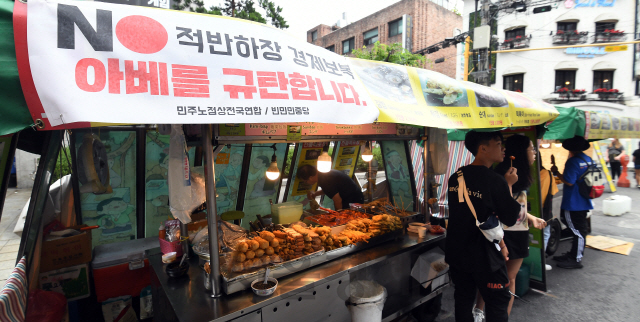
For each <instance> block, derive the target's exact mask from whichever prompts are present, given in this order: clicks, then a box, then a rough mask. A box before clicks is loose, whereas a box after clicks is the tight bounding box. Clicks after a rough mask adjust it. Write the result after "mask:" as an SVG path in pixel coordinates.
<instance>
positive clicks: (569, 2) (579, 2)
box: [564, 0, 616, 9]
mask: <svg viewBox="0 0 640 322" xmlns="http://www.w3.org/2000/svg"><path fill="white" fill-rule="evenodd" d="M615 4H616V0H566V1H565V2H564V7H565V8H567V9H571V8H580V7H613V5H615Z"/></svg>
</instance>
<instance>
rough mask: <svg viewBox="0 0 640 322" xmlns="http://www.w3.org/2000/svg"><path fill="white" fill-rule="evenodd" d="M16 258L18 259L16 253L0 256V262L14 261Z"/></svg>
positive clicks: (0, 276)
mask: <svg viewBox="0 0 640 322" xmlns="http://www.w3.org/2000/svg"><path fill="white" fill-rule="evenodd" d="M17 258H18V252H14V253H3V254H0V261H6V260H13V261H15V260H16V259H17ZM0 278H2V275H0Z"/></svg>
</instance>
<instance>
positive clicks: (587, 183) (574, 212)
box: [551, 135, 604, 268]
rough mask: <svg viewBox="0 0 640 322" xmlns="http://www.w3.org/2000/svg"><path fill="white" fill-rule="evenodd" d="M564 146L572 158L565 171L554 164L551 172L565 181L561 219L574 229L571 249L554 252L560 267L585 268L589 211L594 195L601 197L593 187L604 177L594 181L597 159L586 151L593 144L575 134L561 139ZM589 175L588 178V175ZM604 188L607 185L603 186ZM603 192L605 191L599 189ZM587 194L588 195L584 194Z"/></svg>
mask: <svg viewBox="0 0 640 322" xmlns="http://www.w3.org/2000/svg"><path fill="white" fill-rule="evenodd" d="M562 147H563V148H564V149H565V150H569V159H567V162H566V163H565V166H564V173H560V172H559V171H558V167H556V166H555V165H554V166H552V167H551V172H553V174H554V175H555V176H557V177H558V178H559V179H560V180H561V181H562V182H563V183H564V188H563V191H562V204H561V207H560V208H561V211H562V214H561V216H562V219H563V221H564V222H565V223H566V225H567V226H568V227H569V228H570V229H571V231H572V232H573V241H572V244H571V250H570V251H569V252H568V253H564V254H563V255H559V256H553V259H554V260H555V261H557V262H558V263H557V266H558V267H560V268H582V267H583V264H582V258H583V255H584V247H585V243H586V240H587V229H588V223H587V212H588V211H589V210H591V209H593V205H592V204H591V200H590V196H592V197H591V198H595V197H598V196H599V195H597V192H593V191H594V190H598V189H600V187H599V186H598V185H599V184H601V183H602V182H601V181H594V179H593V177H597V176H598V175H600V176H601V173H599V174H598V173H596V172H599V170H598V169H597V166H596V165H595V162H593V160H592V159H591V158H590V157H588V156H587V155H586V154H584V153H583V151H585V150H587V149H589V147H590V145H589V142H587V140H585V139H584V137H582V136H577V135H576V136H574V137H573V138H571V139H568V140H565V141H564V142H562ZM587 176H588V178H587ZM602 189H604V186H602ZM599 193H600V194H602V191H600V192H599ZM585 194H586V195H585Z"/></svg>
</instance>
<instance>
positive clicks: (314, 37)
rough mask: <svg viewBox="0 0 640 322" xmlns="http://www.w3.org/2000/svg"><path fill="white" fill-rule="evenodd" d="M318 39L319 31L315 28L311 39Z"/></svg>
mask: <svg viewBox="0 0 640 322" xmlns="http://www.w3.org/2000/svg"><path fill="white" fill-rule="evenodd" d="M317 39H318V31H317V30H314V31H312V32H311V41H316V40H317Z"/></svg>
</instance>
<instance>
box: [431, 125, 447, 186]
mask: <svg viewBox="0 0 640 322" xmlns="http://www.w3.org/2000/svg"><path fill="white" fill-rule="evenodd" d="M429 156H430V157H431V166H432V169H428V170H429V173H432V174H434V175H442V174H446V173H447V165H448V163H449V140H448V139H447V130H445V129H437V128H429Z"/></svg>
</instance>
